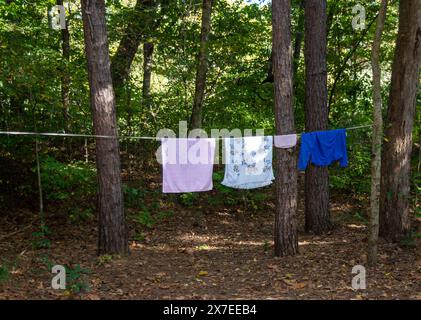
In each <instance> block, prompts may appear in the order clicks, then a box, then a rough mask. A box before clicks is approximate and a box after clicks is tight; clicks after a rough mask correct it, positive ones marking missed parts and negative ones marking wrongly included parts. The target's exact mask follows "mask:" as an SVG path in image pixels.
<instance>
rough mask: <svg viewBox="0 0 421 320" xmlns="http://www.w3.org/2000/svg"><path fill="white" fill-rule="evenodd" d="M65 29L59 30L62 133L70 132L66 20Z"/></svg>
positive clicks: (68, 40) (59, 1) (61, 0)
mask: <svg viewBox="0 0 421 320" xmlns="http://www.w3.org/2000/svg"><path fill="white" fill-rule="evenodd" d="M57 5H63V0H57ZM65 25H66V28H65V29H61V49H62V56H63V60H64V63H63V70H62V74H61V101H62V104H63V125H64V131H65V132H69V131H70V119H69V109H70V81H71V79H70V72H69V63H70V33H69V29H68V23H67V19H66V22H65Z"/></svg>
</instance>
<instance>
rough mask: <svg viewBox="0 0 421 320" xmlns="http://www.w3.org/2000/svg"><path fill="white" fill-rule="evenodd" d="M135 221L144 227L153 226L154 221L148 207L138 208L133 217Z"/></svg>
mask: <svg viewBox="0 0 421 320" xmlns="http://www.w3.org/2000/svg"><path fill="white" fill-rule="evenodd" d="M135 221H136V222H137V223H139V224H140V225H141V226H145V227H146V228H153V226H154V225H155V223H156V220H155V218H153V217H152V215H151V213H150V211H149V210H148V209H143V210H140V211H139V212H138V213H137V215H136V217H135Z"/></svg>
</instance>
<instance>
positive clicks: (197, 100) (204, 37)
mask: <svg viewBox="0 0 421 320" xmlns="http://www.w3.org/2000/svg"><path fill="white" fill-rule="evenodd" d="M212 2H213V0H203V8H202V29H201V32H200V49H199V55H198V62H197V70H196V86H195V91H194V100H193V109H192V113H191V118H190V129H196V128H201V127H202V109H203V101H204V99H205V89H206V76H207V72H208V40H209V33H210V28H211V13H212Z"/></svg>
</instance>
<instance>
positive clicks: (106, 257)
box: [98, 254, 113, 265]
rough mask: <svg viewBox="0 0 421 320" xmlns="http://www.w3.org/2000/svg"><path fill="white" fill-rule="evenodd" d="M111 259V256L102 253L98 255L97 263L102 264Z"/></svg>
mask: <svg viewBox="0 0 421 320" xmlns="http://www.w3.org/2000/svg"><path fill="white" fill-rule="evenodd" d="M112 260H113V256H112V255H110V254H103V255H101V256H99V257H98V265H104V264H107V263H109V262H111V261H112Z"/></svg>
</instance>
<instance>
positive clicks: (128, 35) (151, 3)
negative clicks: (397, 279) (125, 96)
mask: <svg viewBox="0 0 421 320" xmlns="http://www.w3.org/2000/svg"><path fill="white" fill-rule="evenodd" d="M155 5H156V4H155V0H137V2H136V4H135V7H134V9H133V17H132V18H130V20H129V23H128V25H127V27H126V30H125V32H124V35H123V37H122V38H121V41H120V43H119V45H118V48H117V51H116V53H115V55H114V56H113V58H112V63H111V74H112V79H113V85H114V88H115V90H116V92H117V94H118V92H119V88H121V87H122V86H123V85H124V83H125V81H126V80H127V78H128V77H129V74H130V67H131V65H132V62H133V59H134V57H135V55H136V52H137V49H138V48H139V45H140V43H141V41H142V38H143V37H144V36H145V33H147V31H148V30H146V29H147V28H148V27H149V28H151V27H152V23H153V21H154V19H153V15H151V13H150V12H149V11H150V10H151V9H152V8H154V7H155Z"/></svg>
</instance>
